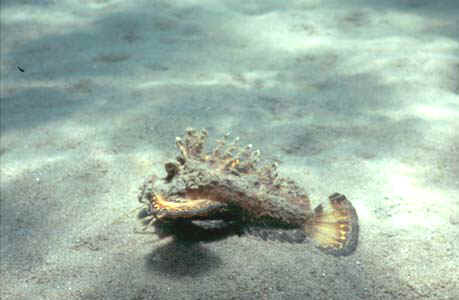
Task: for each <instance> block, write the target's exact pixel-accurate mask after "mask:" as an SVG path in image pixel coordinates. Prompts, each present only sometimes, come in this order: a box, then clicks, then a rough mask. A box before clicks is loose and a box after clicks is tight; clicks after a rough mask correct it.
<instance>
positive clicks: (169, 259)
mask: <svg viewBox="0 0 459 300" xmlns="http://www.w3.org/2000/svg"><path fill="white" fill-rule="evenodd" d="M155 227H156V228H155V229H156V234H157V235H158V237H159V238H165V237H168V236H173V240H172V241H170V242H168V243H166V244H164V245H161V246H159V247H157V248H155V249H154V250H153V251H152V253H150V254H148V255H147V256H146V267H147V269H148V270H150V271H152V272H155V273H160V274H163V275H164V274H167V275H170V276H172V277H185V276H193V277H194V276H199V275H200V274H203V273H207V272H208V271H210V270H212V269H216V268H219V266H220V265H221V264H222V260H221V258H220V257H218V256H217V255H215V254H214V253H213V252H212V251H210V250H208V249H207V248H205V247H204V246H203V245H202V243H205V242H213V241H218V240H222V239H224V238H226V237H229V236H232V235H235V234H237V233H238V226H236V225H234V226H231V225H228V224H227V223H224V224H223V223H221V224H220V223H218V222H217V221H216V222H214V223H211V222H206V223H205V224H199V223H196V222H189V221H183V222H171V223H170V224H161V225H160V226H155Z"/></svg>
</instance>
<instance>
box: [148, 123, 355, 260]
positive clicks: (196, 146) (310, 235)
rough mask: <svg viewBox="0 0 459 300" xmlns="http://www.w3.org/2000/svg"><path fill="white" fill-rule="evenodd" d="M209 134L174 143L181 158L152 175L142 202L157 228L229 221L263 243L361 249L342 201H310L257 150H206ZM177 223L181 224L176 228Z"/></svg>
mask: <svg viewBox="0 0 459 300" xmlns="http://www.w3.org/2000/svg"><path fill="white" fill-rule="evenodd" d="M207 136H208V134H207V132H206V131H205V130H194V129H191V128H189V129H187V130H186V133H185V136H184V137H183V138H176V146H177V148H178V150H179V152H180V155H179V156H178V157H177V159H176V160H175V161H171V162H167V163H166V164H165V170H166V174H167V175H166V176H165V177H163V178H160V177H158V176H155V175H154V176H151V177H149V178H148V179H147V180H146V182H145V183H144V185H143V186H142V187H141V192H140V194H139V201H141V202H142V203H144V204H145V205H146V212H147V213H145V216H144V217H149V219H150V222H149V223H152V224H158V223H159V224H160V223H164V222H168V223H169V224H170V223H171V222H172V223H173V222H174V221H176V222H181V221H184V220H185V221H186V220H188V221H197V220H201V221H206V220H207V221H210V220H224V221H226V222H236V223H238V224H241V226H242V227H243V228H244V232H246V233H249V234H253V235H257V236H260V237H262V238H264V239H275V240H285V241H288V242H303V241H304V240H306V239H312V240H313V241H314V242H315V243H316V245H317V246H318V247H319V248H320V249H321V250H323V251H324V252H326V253H329V254H332V255H337V256H339V255H348V254H350V253H352V252H354V250H355V249H356V247H357V243H358V234H359V224H358V217H357V213H356V211H355V209H354V207H353V206H352V204H351V202H350V201H348V200H347V199H346V197H345V196H344V195H341V194H339V193H334V194H332V195H331V196H330V197H329V204H330V206H329V207H328V209H325V207H324V206H323V205H322V204H321V205H319V206H317V207H316V208H315V209H312V208H311V201H310V200H309V198H308V196H307V193H306V192H305V190H304V189H303V188H301V187H300V186H298V185H297V184H296V183H295V181H293V180H291V179H288V178H282V177H280V176H279V175H278V172H277V164H276V163H271V162H267V161H261V159H260V151H258V150H256V151H253V150H252V146H251V145H248V146H245V147H240V146H238V143H237V142H238V139H236V140H234V141H233V142H230V143H229V142H228V135H226V136H225V137H224V139H222V140H218V141H217V146H216V148H214V149H213V150H212V151H210V152H206V151H205V150H204V145H205V142H206V140H207ZM177 224H178V223H177Z"/></svg>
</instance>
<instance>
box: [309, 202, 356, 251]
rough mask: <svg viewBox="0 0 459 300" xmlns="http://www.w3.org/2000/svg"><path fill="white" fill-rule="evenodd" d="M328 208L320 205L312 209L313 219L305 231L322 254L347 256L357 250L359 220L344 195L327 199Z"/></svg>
mask: <svg viewBox="0 0 459 300" xmlns="http://www.w3.org/2000/svg"><path fill="white" fill-rule="evenodd" d="M329 200H330V208H329V209H327V210H325V209H324V208H323V206H322V204H321V205H319V206H317V207H316V208H315V209H314V217H313V218H312V219H311V220H310V221H309V222H308V223H307V224H306V225H305V231H306V233H307V234H308V235H310V237H311V238H312V240H314V241H315V242H316V243H317V246H318V247H319V248H320V249H321V250H322V251H324V252H326V253H328V254H332V255H335V256H342V255H349V254H351V253H352V252H354V250H355V249H356V248H357V243H358V239H359V220H358V217H357V213H356V211H355V209H354V207H353V206H352V204H351V202H349V200H347V199H346V197H345V196H344V195H341V194H338V193H335V194H333V195H331V196H330V197H329Z"/></svg>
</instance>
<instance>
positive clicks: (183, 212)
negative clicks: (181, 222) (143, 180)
mask: <svg viewBox="0 0 459 300" xmlns="http://www.w3.org/2000/svg"><path fill="white" fill-rule="evenodd" d="M225 207H226V204H224V203H220V202H217V201H213V200H208V199H193V200H191V199H188V198H177V199H175V201H168V200H166V199H165V198H164V197H163V196H161V195H157V196H155V199H154V200H153V201H152V208H153V210H154V213H155V214H156V217H157V218H158V219H163V218H169V219H176V218H193V217H200V216H206V215H208V214H210V213H212V212H216V211H219V210H221V209H222V208H225Z"/></svg>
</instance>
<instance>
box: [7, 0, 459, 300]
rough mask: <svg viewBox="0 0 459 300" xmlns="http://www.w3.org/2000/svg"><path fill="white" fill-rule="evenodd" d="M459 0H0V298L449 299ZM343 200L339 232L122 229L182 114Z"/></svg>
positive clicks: (458, 135) (179, 128)
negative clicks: (340, 243) (212, 237)
mask: <svg viewBox="0 0 459 300" xmlns="http://www.w3.org/2000/svg"><path fill="white" fill-rule="evenodd" d="M458 12H459V3H457V1H453V0H445V1H424V0H418V1H416V0H403V1H398V0H397V1H395V0H393V1H357V0H355V1H318V0H310V1H308V0H305V1H299V0H292V1H288V0H287V1H282V2H279V1H274V0H257V1H242V0H236V1H227V0H223V1H194V0H188V1H184V0H183V1H146V0H141V1H120V0H106V1H100V0H97V1H96V0H62V1H53V0H22V1H12V0H4V1H2V2H1V18H0V20H1V24H0V30H1V34H0V47H1V49H0V50H1V61H0V72H1V99H0V125H1V127H0V129H1V139H0V164H1V171H0V172H1V173H0V183H1V186H0V187H1V190H0V255H1V257H0V258H1V259H0V268H1V269H0V271H1V272H0V277H1V278H0V279H1V280H0V298H2V299H68V300H73V299H223V300H225V299H307V298H310V299H457V298H459V292H458V280H457V270H456V269H457V266H458V265H459V242H458V238H459V198H458V196H457V195H458V194H459V176H458V174H459V39H458V37H459V27H458V26H457V24H458V19H459V13H458ZM188 126H191V127H194V128H205V129H206V130H207V131H208V132H209V136H210V137H212V139H214V138H218V137H220V136H222V135H223V134H225V133H227V132H232V136H239V137H240V138H241V140H242V141H244V143H251V144H252V145H253V146H254V148H256V149H260V150H261V151H262V155H263V156H264V157H267V158H268V159H269V160H271V161H276V162H278V164H279V173H280V174H281V175H282V176H285V177H289V178H294V179H295V181H296V183H297V184H298V185H299V186H301V187H302V188H304V190H306V191H307V192H308V193H309V196H310V198H311V200H312V201H313V203H311V204H312V206H313V207H314V206H316V205H317V204H318V203H319V202H323V201H325V200H326V199H327V197H328V196H329V194H330V193H331V192H332V191H339V192H340V193H342V194H344V195H346V197H347V198H348V199H349V201H351V202H352V204H353V205H354V206H355V209H356V211H357V213H358V215H359V222H360V237H359V245H358V247H357V249H356V251H355V252H354V253H353V254H352V255H350V256H346V257H333V256H330V255H326V254H324V253H322V252H321V251H319V250H318V249H316V248H315V247H314V245H313V244H312V243H310V244H307V243H306V244H289V243H280V242H277V241H263V240H259V239H254V238H251V237H246V236H241V237H238V236H229V237H227V238H224V239H220V240H217V241H212V242H189V241H181V240H172V239H162V240H159V239H158V237H156V236H155V235H152V234H139V233H136V232H135V230H137V229H138V227H139V225H140V224H139V221H138V220H137V219H136V214H137V211H136V208H138V207H139V203H138V202H137V197H136V196H137V192H138V187H139V185H141V184H142V182H143V180H144V178H145V177H146V176H147V175H148V174H152V173H159V174H160V173H161V172H163V168H164V161H166V160H168V159H170V158H173V157H175V155H176V152H175V145H174V142H175V137H176V136H181V135H182V133H183V130H184V129H185V128H186V127H188Z"/></svg>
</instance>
